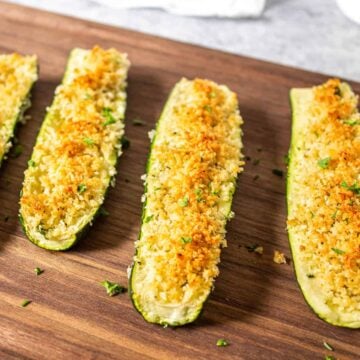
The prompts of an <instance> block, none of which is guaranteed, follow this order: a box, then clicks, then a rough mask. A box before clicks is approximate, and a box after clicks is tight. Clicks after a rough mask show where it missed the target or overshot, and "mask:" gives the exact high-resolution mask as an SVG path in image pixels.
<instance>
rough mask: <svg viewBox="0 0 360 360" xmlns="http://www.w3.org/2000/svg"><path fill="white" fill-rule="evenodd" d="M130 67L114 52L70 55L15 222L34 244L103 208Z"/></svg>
mask: <svg viewBox="0 0 360 360" xmlns="http://www.w3.org/2000/svg"><path fill="white" fill-rule="evenodd" d="M128 67H129V62H128V60H127V56H126V55H125V54H121V53H119V52H118V51H116V50H115V49H109V50H103V49H101V48H100V47H94V48H93V49H92V50H83V49H74V50H73V51H72V53H71V55H70V58H69V62H68V66H67V70H66V73H65V76H64V79H63V83H62V84H61V85H60V86H58V88H57V89H56V91H55V98H54V102H53V104H52V105H51V107H50V108H49V109H48V113H47V116H46V119H45V121H44V124H43V126H42V128H41V130H40V133H39V135H38V138H37V142H36V145H35V148H34V151H33V154H32V157H31V160H32V165H30V166H29V168H28V169H27V170H26V171H25V180H24V184H23V191H22V197H21V200H20V205H21V210H20V213H21V216H22V218H23V219H24V222H25V224H24V225H25V227H26V228H27V230H28V232H30V236H31V237H33V238H34V239H38V240H39V241H43V240H44V241H45V240H51V241H55V242H56V241H58V242H61V241H66V239H68V238H70V237H71V236H73V235H75V234H76V232H77V231H79V229H81V227H82V226H83V225H85V224H86V223H87V222H89V220H90V219H92V216H93V215H94V213H95V212H96V211H97V209H98V208H99V206H100V205H101V204H102V202H103V200H104V196H105V192H106V189H107V187H108V185H109V183H110V180H111V178H112V177H113V176H114V175H115V173H116V169H115V165H116V159H117V157H118V156H119V155H120V154H121V144H120V139H121V137H122V136H123V133H124V123H123V118H124V112H125V102H126V93H125V87H126V76H127V71H128Z"/></svg>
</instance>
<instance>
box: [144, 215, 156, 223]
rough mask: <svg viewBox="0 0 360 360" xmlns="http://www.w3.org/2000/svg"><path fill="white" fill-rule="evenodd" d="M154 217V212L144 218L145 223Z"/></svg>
mask: <svg viewBox="0 0 360 360" xmlns="http://www.w3.org/2000/svg"><path fill="white" fill-rule="evenodd" d="M153 218H154V214H152V215H148V216H146V217H145V219H144V223H145V224H147V223H148V222H150V221H151V220H152V219H153Z"/></svg>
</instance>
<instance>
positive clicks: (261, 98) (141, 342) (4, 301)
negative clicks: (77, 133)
mask: <svg viewBox="0 0 360 360" xmlns="http://www.w3.org/2000/svg"><path fill="white" fill-rule="evenodd" d="M109 11H110V10H109ZM204 36H205V35H204ZM95 44H99V45H101V46H103V47H106V48H107V47H115V48H117V49H118V50H120V51H124V52H127V53H128V54H129V57H130V60H131V62H132V68H131V71H130V76H129V88H128V98H129V101H128V110H127V120H128V121H127V125H126V133H127V136H128V138H129V139H130V140H131V147H130V148H129V149H128V150H127V151H126V152H125V154H124V155H123V156H122V157H121V159H120V161H119V166H118V176H117V183H116V187H115V188H114V189H111V191H110V192H109V194H108V198H107V200H106V203H105V207H106V209H107V210H108V211H109V212H110V215H109V216H108V217H106V218H104V217H103V218H100V219H99V220H97V221H96V223H95V224H94V226H93V228H92V229H91V231H90V232H89V234H88V235H87V236H86V238H84V239H83V240H82V241H81V242H80V243H79V244H78V245H77V246H76V247H75V248H74V249H72V250H70V251H68V252H63V253H56V252H49V251H46V250H42V249H40V248H38V247H36V246H34V245H33V244H31V243H30V242H29V241H27V240H26V238H25V236H24V235H23V233H22V231H21V228H20V225H19V222H18V219H17V213H18V201H19V195H18V194H19V191H20V188H21V182H22V180H23V171H24V169H25V168H26V165H27V160H28V159H29V156H30V153H31V149H32V147H33V145H34V142H35V137H36V134H37V131H38V129H39V126H40V124H41V121H42V119H43V117H44V114H45V109H46V106H48V105H49V104H50V102H51V99H52V97H53V92H54V89H55V87H56V86H57V85H58V84H59V82H60V81H61V77H62V74H63V71H64V66H65V62H66V59H67V56H68V54H69V51H70V50H71V49H72V48H73V47H84V48H89V47H92V46H93V45H95ZM259 46H261V44H259ZM0 51H1V52H6V53H7V52H13V51H18V52H21V53H35V54H37V55H38V56H39V62H40V80H39V82H38V83H37V84H36V87H35V89H34V92H33V106H32V108H31V110H30V111H29V113H30V115H31V116H32V119H31V120H30V121H29V122H28V123H27V124H26V125H25V126H21V128H20V131H19V132H18V138H19V141H20V143H21V144H23V146H24V152H23V154H22V155H21V156H20V157H18V158H9V159H8V160H7V161H6V163H5V164H4V165H3V167H2V168H1V171H0V201H1V207H0V358H1V359H12V358H13V359H21V358H29V359H147V358H152V359H185V358H186V359H257V360H259V359H266V360H268V359H291V360H293V359H323V358H324V355H325V354H330V352H329V351H326V350H325V349H324V347H323V341H327V342H328V343H329V344H331V345H332V346H333V347H334V349H335V351H334V352H333V353H331V354H332V355H334V356H336V357H337V358H338V359H355V358H356V356H357V355H358V354H359V352H360V348H359V333H358V332H356V331H354V330H349V329H342V328H336V327H333V326H331V325H328V324H326V323H325V322H323V321H321V320H319V319H318V318H317V317H316V316H315V314H314V313H313V312H312V311H311V310H310V309H309V308H308V306H307V305H306V303H305V301H304V299H303V297H302V295H301V292H300V290H299V288H298V286H297V283H296V280H295V277H294V271H293V267H292V265H277V264H275V263H273V261H272V256H273V252H274V250H275V249H277V250H280V251H283V252H284V253H285V254H287V255H288V256H290V252H289V245H288V240H287V235H286V232H285V217H286V215H285V213H286V207H285V179H284V178H280V177H278V176H275V175H274V174H273V173H272V169H275V168H276V169H283V170H285V166H284V163H283V157H284V155H285V154H286V153H287V149H288V146H289V136H290V109H289V104H288V91H289V89H290V88H291V87H298V86H309V85H313V84H316V83H320V82H322V81H324V80H325V79H326V78H325V77H324V76H321V75H318V74H314V73H310V72H305V71H301V70H296V69H292V68H288V67H284V66H279V65H275V64H271V63H266V62H262V61H257V60H253V59H249V58H244V57H239V56H235V55H230V54H226V53H222V52H218V51H212V50H208V49H204V48H200V47H196V46H191V45H186V44H182V43H178V42H173V41H168V40H164V39H160V38H158V37H153V36H148V35H144V34H140V33H136V32H132V31H128V30H123V29H118V28H113V27H109V26H103V25H99V24H94V23H91V22H86V21H81V20H75V19H72V18H67V17H62V16H58V15H54V14H49V13H46V12H40V11H37V10H31V9H28V8H23V7H19V6H15V5H9V4H5V3H0ZM183 76H185V77H188V78H194V77H205V78H210V79H212V80H215V81H217V82H220V83H224V84H227V85H229V86H230V87H231V88H232V89H233V90H234V91H236V92H237V93H238V95H239V101H240V107H241V113H242V115H243V117H244V119H245V122H246V123H245V126H244V128H243V130H244V142H245V152H246V155H247V156H249V157H250V158H251V160H248V161H247V164H246V167H245V171H244V173H243V174H242V175H241V176H240V179H239V184H238V190H237V192H236V195H235V198H234V205H233V210H234V211H235V213H236V217H235V219H234V220H232V221H231V222H230V223H229V225H228V235H227V239H228V248H226V249H224V250H223V252H222V263H221V266H220V270H221V274H220V276H219V277H218V279H217V281H216V289H215V291H214V292H213V294H212V295H211V297H210V300H209V301H208V302H207V304H206V306H205V310H204V313H203V316H202V317H201V319H200V320H199V321H197V322H196V324H194V325H191V326H185V327H182V328H177V329H171V328H162V327H160V326H156V325H151V324H148V323H146V322H145V321H144V320H143V319H142V317H141V316H140V315H139V314H138V313H137V312H136V311H135V310H134V309H133V307H132V304H131V302H130V300H129V297H128V296H127V294H122V295H119V296H116V297H108V296H107V295H106V293H105V289H104V288H103V287H102V286H101V285H100V284H99V282H100V281H102V280H104V279H108V280H110V281H116V282H119V283H121V284H126V283H127V276H126V269H127V267H128V265H129V264H130V263H131V261H132V255H133V252H134V241H135V239H136V238H137V234H138V231H139V225H140V214H141V202H140V198H141V195H142V192H143V185H142V181H141V180H140V176H141V175H142V174H143V173H144V171H145V170H144V169H145V161H146V156H147V153H148V150H149V140H148V136H147V133H148V131H149V130H151V129H153V128H154V124H155V121H156V120H157V118H158V117H159V114H160V112H161V109H162V106H163V104H164V102H165V100H166V97H167V95H168V94H169V91H170V89H171V88H172V86H173V85H174V84H175V82H177V81H178V80H179V79H180V78H181V77H183ZM352 85H353V87H354V89H355V91H357V92H358V93H359V92H360V84H354V83H352ZM134 118H141V119H143V120H145V121H146V125H145V126H141V127H140V126H136V127H135V126H133V125H132V122H131V120H132V119H134ZM257 176H259V178H258V179H257V180H254V177H257ZM251 244H259V245H261V246H263V247H264V254H263V256H259V255H257V254H254V253H249V252H248V251H247V249H246V247H245V246H246V245H251ZM35 267H40V268H42V269H44V270H45V272H44V273H43V274H42V275H41V276H36V275H35V274H34V271H33V269H34V268H35ZM23 299H31V300H32V303H31V304H30V305H29V306H28V307H26V308H22V307H21V306H20V304H21V302H22V300H23ZM219 338H225V339H227V340H228V341H229V342H230V346H228V347H225V348H218V347H217V346H216V341H217V339H219Z"/></svg>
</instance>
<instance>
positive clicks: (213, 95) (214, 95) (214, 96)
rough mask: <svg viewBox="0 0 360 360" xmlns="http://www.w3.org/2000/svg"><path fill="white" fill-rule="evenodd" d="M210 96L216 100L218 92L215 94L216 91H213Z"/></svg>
mask: <svg viewBox="0 0 360 360" xmlns="http://www.w3.org/2000/svg"><path fill="white" fill-rule="evenodd" d="M209 96H210V97H211V98H216V96H217V95H216V92H214V91H212V92H211V93H210V94H209Z"/></svg>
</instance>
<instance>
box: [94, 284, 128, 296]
mask: <svg viewBox="0 0 360 360" xmlns="http://www.w3.org/2000/svg"><path fill="white" fill-rule="evenodd" d="M100 284H101V285H102V286H103V287H104V288H105V289H106V293H107V294H108V295H109V296H115V295H118V294H122V293H124V292H125V291H126V288H125V287H124V286H121V285H119V284H117V283H112V282H110V281H107V280H104V281H102V282H101V283H100Z"/></svg>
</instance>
